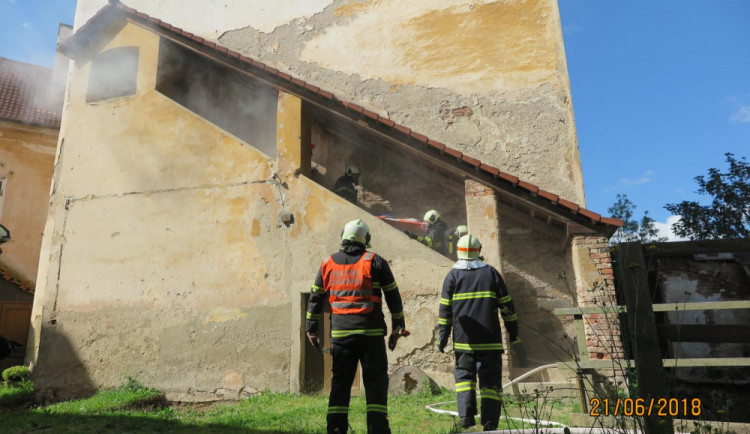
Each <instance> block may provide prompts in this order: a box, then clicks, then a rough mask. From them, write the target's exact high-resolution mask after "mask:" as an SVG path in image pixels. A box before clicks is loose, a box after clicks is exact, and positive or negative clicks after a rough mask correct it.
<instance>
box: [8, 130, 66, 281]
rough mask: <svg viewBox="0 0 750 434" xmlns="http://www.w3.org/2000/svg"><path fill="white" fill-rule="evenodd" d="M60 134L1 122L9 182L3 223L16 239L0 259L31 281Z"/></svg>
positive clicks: (37, 262) (40, 239)
mask: <svg viewBox="0 0 750 434" xmlns="http://www.w3.org/2000/svg"><path fill="white" fill-rule="evenodd" d="M57 133H58V130H56V129H49V128H41V127H32V126H26V125H21V124H17V123H12V122H0V178H5V179H6V182H7V184H6V187H5V198H4V203H3V208H2V215H1V217H0V223H2V224H3V225H5V227H7V228H8V229H9V230H10V232H11V235H12V237H13V240H14V242H12V243H8V244H5V245H3V247H2V249H3V253H2V256H0V261H2V262H3V263H5V264H7V265H8V266H10V267H11V268H12V269H13V270H15V271H16V272H18V273H19V274H20V275H21V276H22V277H23V278H25V279H27V280H29V281H31V282H35V281H36V272H37V267H38V266H39V250H40V248H41V245H42V232H43V231H44V222H45V220H46V217H47V208H48V204H49V190H50V182H51V179H52V170H53V167H54V161H55V147H56V145H57Z"/></svg>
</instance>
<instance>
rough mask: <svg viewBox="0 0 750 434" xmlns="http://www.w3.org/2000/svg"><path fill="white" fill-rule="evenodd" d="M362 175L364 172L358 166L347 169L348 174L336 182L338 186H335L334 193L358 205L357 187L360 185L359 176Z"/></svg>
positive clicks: (345, 173)
mask: <svg viewBox="0 0 750 434" xmlns="http://www.w3.org/2000/svg"><path fill="white" fill-rule="evenodd" d="M361 173H362V172H361V171H360V170H359V167H357V166H349V167H347V168H346V172H344V174H343V175H341V177H340V178H339V179H337V180H336V184H334V186H333V192H334V193H336V194H338V195H339V196H341V197H343V198H344V199H346V200H348V201H349V202H351V203H357V188H356V186H357V185H359V175H360V174H361Z"/></svg>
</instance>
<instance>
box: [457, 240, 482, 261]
mask: <svg viewBox="0 0 750 434" xmlns="http://www.w3.org/2000/svg"><path fill="white" fill-rule="evenodd" d="M481 251H482V243H480V242H479V238H477V237H475V236H474V235H472V234H468V235H464V236H463V237H461V239H460V240H458V246H457V248H456V254H457V255H458V259H467V260H472V259H479V252H481Z"/></svg>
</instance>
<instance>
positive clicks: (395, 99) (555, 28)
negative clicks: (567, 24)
mask: <svg viewBox="0 0 750 434" xmlns="http://www.w3.org/2000/svg"><path fill="white" fill-rule="evenodd" d="M418 3H422V5H421V6H412V5H411V4H409V5H405V4H403V2H391V1H379V2H364V3H362V4H365V6H363V7H359V8H355V9H356V11H355V12H354V13H351V14H341V13H337V12H336V11H337V10H340V8H342V7H346V6H347V5H349V4H350V3H348V2H346V1H344V0H336V1H334V2H332V3H331V4H330V5H329V6H328V7H326V8H325V9H324V10H322V11H321V12H319V13H317V14H315V15H312V16H309V17H303V18H298V19H295V20H293V21H292V22H290V23H289V24H286V25H283V26H279V27H277V28H276V29H275V30H274V31H273V32H270V33H269V32H264V31H262V30H260V29H258V28H253V27H252V26H250V27H246V28H243V29H241V30H235V31H228V32H226V33H225V34H224V35H222V36H221V37H220V39H219V40H220V42H221V43H222V44H223V45H226V46H228V47H230V48H233V49H236V50H238V51H240V52H243V53H245V54H247V55H248V56H250V57H254V58H257V59H259V60H261V61H263V62H265V63H268V64H270V65H273V66H274V67H277V68H280V69H282V70H286V71H289V72H290V73H291V74H293V75H296V76H298V77H301V78H303V79H304V80H306V81H309V82H311V83H314V84H315V85H317V86H320V87H322V88H324V89H328V90H331V91H333V92H334V93H336V95H337V96H338V97H339V98H342V99H346V100H351V101H355V102H357V103H358V104H362V105H364V106H366V107H368V108H369V109H371V110H373V111H375V112H377V113H379V114H381V115H384V116H387V117H389V118H390V119H391V120H393V121H395V122H397V123H401V124H404V125H406V126H408V127H410V128H412V129H413V130H415V131H419V132H420V133H423V134H426V135H428V136H429V137H431V138H433V139H435V140H439V141H442V142H444V143H446V144H448V145H449V146H452V147H455V148H457V149H459V150H461V151H463V152H465V153H467V154H468V155H471V156H472V157H475V158H479V159H480V160H482V161H483V162H486V163H488V164H491V165H494V166H496V167H498V168H500V169H502V170H504V171H507V172H510V173H513V174H514V175H516V176H519V177H520V178H522V179H524V180H526V181H529V182H532V183H535V184H537V185H539V186H540V187H542V188H544V189H547V190H549V191H553V192H555V193H556V194H559V195H560V196H562V197H564V198H566V199H568V200H572V201H573V202H576V203H579V204H581V205H585V198H584V193H583V177H582V173H581V167H580V156H579V153H578V146H577V139H576V134H575V126H574V119H573V109H572V105H571V102H570V96H569V92H570V91H569V85H568V81H567V70H566V68H565V62H564V53H563V48H562V36H561V34H559V33H560V32H559V17H558V16H557V9H556V8H557V5H556V4H555V2H554V1H553V0H533V1H531V0H518V1H510V2H489V1H488V2H484V3H483V5H482V6H483V7H490V6H492V7H495V8H498V7H501V5H506V6H508V7H512V8H521V9H524V8H526V9H525V13H526V14H531V15H533V16H536V17H537V19H538V21H539V22H540V23H541V24H539V23H534V25H535V26H536V25H539V26H541V27H539V28H541V29H542V30H543V33H544V35H545V36H544V40H545V41H547V42H546V43H545V44H541V45H540V46H539V47H537V48H533V47H532V46H529V44H532V45H533V44H536V43H539V42H538V41H536V40H534V36H533V35H534V34H535V33H529V34H527V36H525V37H524V38H521V39H520V40H519V41H518V42H517V44H518V45H517V46H516V47H515V48H514V50H517V51H518V52H524V50H528V55H529V56H532V57H533V56H542V58H547V56H552V58H553V59H552V60H550V61H544V62H541V63H542V64H544V65H545V66H544V67H545V68H546V69H545V71H546V74H543V77H541V78H540V77H536V78H534V76H533V74H531V75H529V72H528V71H526V69H527V65H525V64H520V65H517V69H518V72H514V73H513V74H515V75H518V76H519V77H522V80H521V79H520V78H519V80H521V81H519V82H518V83H517V84H516V85H509V84H508V83H509V82H510V81H509V79H507V80H506V82H504V83H503V84H502V85H499V84H495V85H488V84H486V83H484V84H482V83H481V82H477V83H479V84H481V85H478V84H477V85H476V86H475V85H472V86H473V87H464V88H458V87H456V86H454V88H452V87H451V86H450V85H449V84H448V83H442V82H432V81H430V79H429V76H428V75H425V74H426V73H422V72H419V71H416V72H415V73H414V74H413V76H412V77H413V78H412V79H411V80H410V81H409V83H404V82H399V81H398V80H395V79H393V78H389V77H388V76H386V75H383V74H377V73H374V72H373V73H371V72H370V71H373V68H372V67H371V66H370V64H369V63H368V62H375V61H376V60H372V58H378V59H380V58H381V57H382V56H380V54H378V55H375V54H372V53H370V54H369V55H368V54H367V53H363V52H361V50H359V49H358V47H357V48H356V49H355V48H354V47H352V48H351V49H350V50H345V49H344V48H342V47H346V46H347V45H346V44H347V42H346V41H349V40H352V41H355V42H352V43H365V42H367V41H373V43H378V44H381V45H383V44H385V45H387V43H388V41H387V40H386V41H382V40H380V39H379V38H378V37H376V36H375V35H371V34H370V33H368V32H366V31H364V30H362V29H358V28H356V26H355V23H356V22H359V21H365V22H366V23H369V22H373V20H374V23H378V22H382V23H386V22H390V21H399V17H400V16H402V14H401V13H396V14H395V15H393V16H391V15H387V14H386V13H385V12H387V11H391V9H390V8H392V7H394V6H393V5H394V4H397V7H398V8H403V7H408V8H409V11H407V12H409V13H410V14H412V15H411V16H418V13H421V12H424V13H427V12H428V11H436V10H437V11H445V10H447V9H450V8H453V9H455V10H456V11H464V10H466V9H467V8H468V7H469V6H470V3H471V2H468V1H464V2H463V6H460V5H459V3H461V2H459V1H445V2H436V3H435V5H433V4H432V2H426V3H424V2H418ZM428 3H429V5H427V6H425V4H428ZM357 4H359V3H357ZM475 9H477V8H475ZM519 10H520V9H519ZM476 12H477V11H472V13H476ZM409 13H405V15H403V16H405V17H409V16H410V15H409ZM463 19H464V20H469V21H470V20H475V21H476V20H479V21H481V19H482V18H481V17H479V16H478V15H466V16H465V17H464V18H463ZM399 22H400V21H399ZM436 24H437V23H436ZM373 25H374V24H373ZM425 25H426V24H425ZM518 25H521V24H518ZM332 29H337V30H336V32H341V35H340V36H341V37H340V38H333V37H331V38H328V39H321V38H325V35H327V34H329V33H328V32H330V31H332ZM497 31H498V32H502V28H501V27H498V30H497ZM527 31H528V29H527ZM313 41H320V42H319V43H320V47H321V48H320V50H321V51H320V52H319V53H318V55H317V56H313V55H312V54H305V52H306V50H307V48H306V47H308V46H310V44H312V43H313ZM435 44H436V45H437V46H439V47H440V49H441V50H445V49H448V48H449V47H461V46H462V41H461V40H445V41H435ZM268 47H271V48H272V49H270V50H269V49H267V48H268ZM475 48H476V47H475ZM532 48H533V49H532ZM327 49H328V50H327ZM457 49H458V48H457ZM476 49H481V47H479V48H476ZM337 50H343V51H342V52H340V53H339V52H338V51H337ZM399 50H402V51H403V52H402V54H401V55H409V53H412V52H414V51H418V50H420V49H418V48H414V47H399ZM409 50H412V51H409ZM399 52H401V51H399ZM336 53H338V54H336ZM540 53H541V54H540ZM475 54H476V53H474V54H472V55H475ZM436 55H437V54H436ZM479 55H481V52H480V54H479ZM561 56H562V58H560V57H561ZM446 57H447V58H448V60H446V61H447V62H450V61H453V62H454V63H455V64H459V65H460V64H462V59H461V57H460V56H459V55H457V54H454V55H450V56H446ZM332 58H335V59H337V60H336V62H337V63H336V64H329V63H326V62H324V61H323V60H322V59H332ZM386 60H388V61H393V60H394V59H392V58H389V59H386ZM377 61H380V60H377ZM342 65H348V67H347V68H344V67H343V66H342ZM390 66H393V65H390ZM383 68H385V67H383ZM383 68H381V69H383ZM487 71H489V72H488V74H491V75H493V76H494V75H498V74H499V75H502V76H503V77H506V78H507V77H508V74H506V73H504V72H502V71H496V70H493V69H492V67H490V66H488V69H487ZM519 74H520V75H519ZM454 75H455V74H454ZM451 76H453V75H451ZM464 81H465V82H466V83H474V82H475V81H476V80H475V79H474V78H473V77H465V78H464ZM466 86H469V84H467V85H466ZM446 107H448V108H451V109H460V108H464V107H468V108H470V109H471V111H472V114H471V115H470V116H468V117H466V118H465V120H461V121H460V122H458V123H452V124H450V123H447V122H446V121H445V119H444V116H443V115H442V113H443V111H444V110H445V108H446ZM467 121H470V122H471V125H469V124H467V123H466V122H467Z"/></svg>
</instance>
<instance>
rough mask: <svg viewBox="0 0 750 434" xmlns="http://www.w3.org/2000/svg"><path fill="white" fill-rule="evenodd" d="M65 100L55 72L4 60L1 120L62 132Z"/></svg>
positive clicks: (0, 63)
mask: <svg viewBox="0 0 750 434" xmlns="http://www.w3.org/2000/svg"><path fill="white" fill-rule="evenodd" d="M64 96H65V86H63V85H59V84H55V83H53V82H52V70H51V69H49V68H44V67H42V66H36V65H29V64H28V63H22V62H17V61H15V60H9V59H4V58H2V57H0V119H2V120H6V121H13V122H20V123H22V124H28V125H38V126H42V127H48V128H60V118H61V116H62V106H63V97H64Z"/></svg>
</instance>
